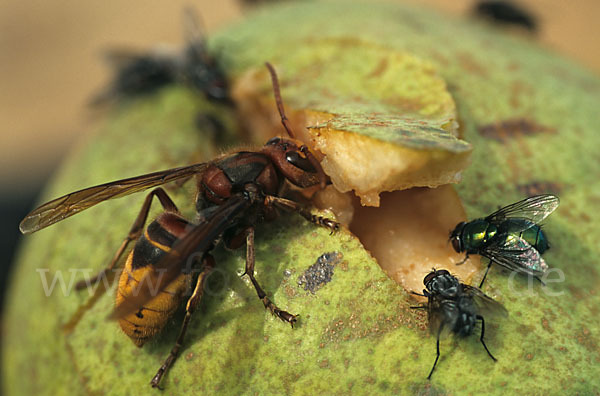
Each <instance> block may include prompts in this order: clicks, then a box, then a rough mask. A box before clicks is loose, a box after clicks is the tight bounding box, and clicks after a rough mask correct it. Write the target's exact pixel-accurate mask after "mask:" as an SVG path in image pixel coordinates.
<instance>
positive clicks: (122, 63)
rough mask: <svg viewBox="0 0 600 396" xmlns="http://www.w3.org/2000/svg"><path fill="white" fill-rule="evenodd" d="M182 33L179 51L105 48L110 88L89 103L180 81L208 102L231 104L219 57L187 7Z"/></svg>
mask: <svg viewBox="0 0 600 396" xmlns="http://www.w3.org/2000/svg"><path fill="white" fill-rule="evenodd" d="M184 36H185V38H186V46H185V47H184V49H183V50H182V51H181V52H178V51H166V50H165V49H156V50H153V51H149V52H146V53H143V52H141V53H136V52H134V51H130V50H129V51H128V50H122V49H114V50H110V51H108V52H107V54H106V58H107V60H108V62H109V63H110V65H111V66H112V67H113V68H114V70H115V75H114V77H113V81H112V82H111V83H110V85H109V87H108V88H107V89H106V90H105V91H104V92H101V93H100V94H99V95H97V96H96V97H94V98H93V99H92V102H91V104H92V105H100V104H104V103H106V102H109V101H111V100H114V99H118V98H128V97H136V96H141V95H147V94H150V93H152V92H155V91H157V90H158V89H160V88H162V87H164V86H166V85H169V84H174V83H182V84H184V85H186V86H188V87H189V88H191V89H193V90H195V91H197V92H199V93H202V94H203V95H205V96H206V98H207V99H209V100H211V101H214V102H218V103H223V104H229V105H231V104H232V101H231V98H230V96H229V83H228V81H227V77H226V75H225V73H224V71H223V69H222V67H221V64H220V61H219V58H218V57H217V56H214V55H213V54H211V53H210V51H209V50H208V48H207V45H206V41H205V40H204V35H203V34H202V31H201V29H200V24H199V22H198V17H197V15H196V13H195V12H194V11H193V10H192V9H190V8H186V9H185V11H184Z"/></svg>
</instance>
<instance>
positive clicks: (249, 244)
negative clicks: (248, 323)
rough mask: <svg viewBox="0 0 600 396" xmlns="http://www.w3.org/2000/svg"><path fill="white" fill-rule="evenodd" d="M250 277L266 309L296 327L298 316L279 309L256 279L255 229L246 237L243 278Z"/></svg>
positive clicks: (251, 229) (249, 231) (249, 230)
mask: <svg viewBox="0 0 600 396" xmlns="http://www.w3.org/2000/svg"><path fill="white" fill-rule="evenodd" d="M244 275H248V277H250V281H251V282H252V284H253V285H254V288H255V289H256V294H258V298H260V299H261V301H262V302H263V304H264V305H265V308H266V309H268V310H269V311H271V313H272V314H273V315H275V316H277V317H278V318H279V319H281V320H283V321H284V322H287V323H289V324H290V325H292V327H294V323H296V318H297V315H292V314H291V313H289V312H286V311H283V310H281V309H279V308H278V307H277V306H276V305H275V304H273V302H272V301H271V300H270V299H269V297H267V294H266V293H265V292H264V290H263V289H262V288H261V287H260V285H259V284H258V282H257V281H256V278H255V277H254V228H253V227H250V228H248V233H247V235H246V269H245V271H244V273H243V274H242V276H244Z"/></svg>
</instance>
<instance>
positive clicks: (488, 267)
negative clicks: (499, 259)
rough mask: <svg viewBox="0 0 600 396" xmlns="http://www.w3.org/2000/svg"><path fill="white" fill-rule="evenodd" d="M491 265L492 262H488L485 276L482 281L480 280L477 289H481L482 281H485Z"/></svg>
mask: <svg viewBox="0 0 600 396" xmlns="http://www.w3.org/2000/svg"><path fill="white" fill-rule="evenodd" d="M492 263H493V261H492V260H490V262H489V264H488V266H487V268H486V269H485V274H483V279H482V280H481V282H480V283H479V288H480V289H481V286H483V281H485V277H486V276H487V274H488V271H489V270H490V267H491V266H492Z"/></svg>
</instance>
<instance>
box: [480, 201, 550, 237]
mask: <svg viewBox="0 0 600 396" xmlns="http://www.w3.org/2000/svg"><path fill="white" fill-rule="evenodd" d="M559 203H560V200H559V199H558V197H557V196H556V195H552V194H543V195H534V196H533V197H529V198H525V199H523V200H521V201H519V202H515V203H513V204H511V205H508V206H505V207H503V208H500V209H498V210H497V211H495V212H494V213H492V214H491V215H489V216H487V217H486V218H485V220H486V221H488V222H490V223H494V224H498V223H502V222H503V221H505V220H507V219H525V220H529V221H530V222H531V223H532V224H539V223H541V222H542V220H544V219H545V218H546V217H548V215H549V214H550V213H552V212H554V210H555V209H556V208H557V207H558V204H559ZM523 223H524V224H529V223H527V222H523ZM530 226H531V224H530V225H529V227H530ZM525 227H526V228H525V229H527V228H528V227H527V226H525ZM520 231H523V230H520ZM513 232H518V231H517V230H513Z"/></svg>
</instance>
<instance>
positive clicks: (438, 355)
mask: <svg viewBox="0 0 600 396" xmlns="http://www.w3.org/2000/svg"><path fill="white" fill-rule="evenodd" d="M443 328H444V326H443V325H441V326H440V328H439V329H438V333H437V356H436V357H435V362H433V367H432V368H431V371H430V372H429V375H428V376H427V379H428V380H430V379H431V375H432V374H433V370H435V366H436V365H437V362H438V359H439V358H440V335H441V334H442V329H443ZM486 349H487V348H486Z"/></svg>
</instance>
